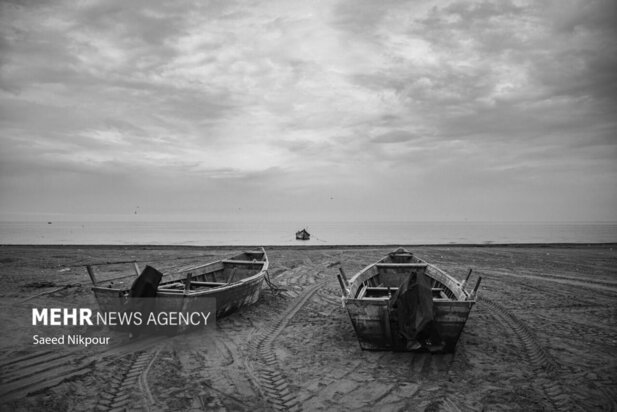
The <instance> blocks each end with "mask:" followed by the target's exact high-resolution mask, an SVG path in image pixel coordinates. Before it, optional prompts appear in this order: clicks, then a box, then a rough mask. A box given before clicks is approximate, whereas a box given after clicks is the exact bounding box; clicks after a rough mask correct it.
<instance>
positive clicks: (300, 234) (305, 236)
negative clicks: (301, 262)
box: [296, 229, 311, 240]
mask: <svg viewBox="0 0 617 412" xmlns="http://www.w3.org/2000/svg"><path fill="white" fill-rule="evenodd" d="M310 238H311V234H310V233H309V232H308V231H307V230H306V229H302V230H299V231H297V232H296V239H297V240H309V239H310Z"/></svg>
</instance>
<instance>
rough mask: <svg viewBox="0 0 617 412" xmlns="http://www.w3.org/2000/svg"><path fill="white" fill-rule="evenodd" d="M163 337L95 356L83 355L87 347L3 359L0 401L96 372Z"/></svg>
mask: <svg viewBox="0 0 617 412" xmlns="http://www.w3.org/2000/svg"><path fill="white" fill-rule="evenodd" d="M162 339H164V338H161V337H155V338H146V339H138V340H134V341H130V342H124V343H120V344H117V345H113V346H110V347H109V348H107V349H105V350H103V351H101V352H96V353H94V354H91V355H85V354H83V350H71V351H67V352H62V353H59V352H54V351H45V352H37V353H31V354H27V355H24V356H20V357H17V358H13V359H11V360H8V361H5V362H2V363H0V371H1V372H0V400H2V401H5V402H6V401H11V400H15V399H19V398H22V397H25V396H29V395H32V394H36V393H40V392H43V391H45V390H47V389H49V388H53V387H55V386H58V385H60V384H62V383H63V382H66V381H70V380H73V379H79V378H81V377H83V376H85V375H88V374H90V373H92V371H93V370H94V369H95V368H96V366H97V363H98V362H102V365H106V364H108V363H110V362H112V361H113V360H114V359H119V358H122V357H124V356H126V355H127V354H131V353H135V352H138V351H141V350H144V349H147V348H148V347H150V346H152V345H155V344H157V343H158V342H160V341H161V340H162Z"/></svg>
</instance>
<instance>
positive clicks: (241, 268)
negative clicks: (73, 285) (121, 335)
mask: <svg viewBox="0 0 617 412" xmlns="http://www.w3.org/2000/svg"><path fill="white" fill-rule="evenodd" d="M246 256H247V255H246V254H244V255H242V256H240V255H239V256H238V257H246ZM238 257H234V258H231V259H228V260H224V261H217V262H213V263H209V264H206V265H200V266H197V267H193V268H190V269H186V270H183V271H180V272H178V273H175V274H173V275H170V276H168V279H166V280H165V281H164V282H162V283H161V285H162V286H159V288H158V289H157V292H156V297H153V298H140V299H142V300H143V299H153V300H154V303H153V304H152V306H151V307H150V309H151V310H152V311H155V312H183V313H186V312H201V311H203V310H204V308H210V307H213V308H215V309H214V310H215V313H216V318H217V319H218V318H222V317H224V316H227V315H230V314H232V313H233V312H235V311H237V310H239V309H240V308H242V307H245V306H248V305H252V304H254V303H256V302H257V301H258V300H259V296H260V293H261V289H262V287H263V282H264V278H265V276H266V273H267V269H268V260H267V256H266V255H265V252H264V253H263V261H255V260H253V261H247V260H234V259H237V258H238ZM188 273H190V277H191V279H192V281H193V283H192V285H193V287H194V286H195V285H198V284H200V283H202V284H204V283H207V282H212V283H211V285H216V286H215V287H208V288H204V287H196V288H193V287H190V288H188V289H186V290H184V289H182V288H180V289H176V290H174V289H170V288H165V285H166V284H167V285H168V284H171V283H174V282H178V281H180V280H182V279H184V278H185V277H186V276H187V274H188ZM217 273H218V279H217V277H216V276H217ZM234 276H236V277H238V278H241V279H240V280H238V281H235V282H233V277H234ZM221 277H222V278H225V279H228V282H231V283H217V282H218V281H222V280H223V279H222V278H221ZM189 284H190V283H189ZM92 290H93V292H94V295H95V298H96V300H97V303H98V305H99V308H100V309H101V311H103V312H123V311H127V310H128V308H130V307H131V306H130V302H131V300H134V299H135V298H131V297H130V290H129V289H128V288H127V287H123V288H114V287H109V286H107V287H105V286H94V287H93V288H92ZM212 315H214V313H212ZM211 320H213V319H211ZM111 328H112V329H117V330H126V327H123V326H114V327H111ZM185 329H187V328H186V327H179V328H177V329H175V330H173V332H182V331H184V330H185ZM166 330H167V331H170V330H172V329H170V328H166Z"/></svg>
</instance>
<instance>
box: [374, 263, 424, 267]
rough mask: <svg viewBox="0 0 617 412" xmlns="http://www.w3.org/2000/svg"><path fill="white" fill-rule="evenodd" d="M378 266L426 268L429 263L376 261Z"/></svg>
mask: <svg viewBox="0 0 617 412" xmlns="http://www.w3.org/2000/svg"><path fill="white" fill-rule="evenodd" d="M375 266H377V267H378V268H425V267H427V266H428V263H376V264H375Z"/></svg>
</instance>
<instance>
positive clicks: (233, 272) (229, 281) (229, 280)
mask: <svg viewBox="0 0 617 412" xmlns="http://www.w3.org/2000/svg"><path fill="white" fill-rule="evenodd" d="M236 270H238V268H237V267H235V268H233V269H232V270H231V273H230V274H229V277H228V278H227V281H226V282H225V283H231V281H232V280H233V278H234V276H235V275H236Z"/></svg>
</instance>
